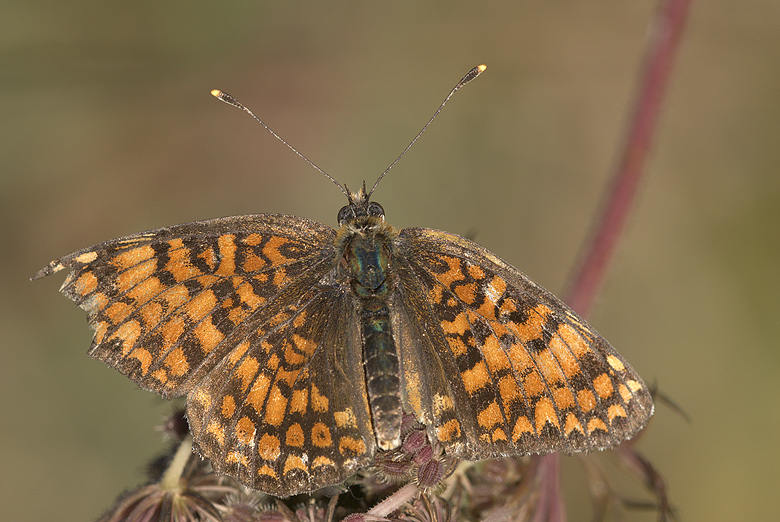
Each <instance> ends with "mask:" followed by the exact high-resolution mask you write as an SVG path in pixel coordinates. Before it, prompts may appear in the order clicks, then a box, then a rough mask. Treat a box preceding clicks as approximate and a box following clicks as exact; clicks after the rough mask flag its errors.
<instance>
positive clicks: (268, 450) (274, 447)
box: [257, 433, 282, 461]
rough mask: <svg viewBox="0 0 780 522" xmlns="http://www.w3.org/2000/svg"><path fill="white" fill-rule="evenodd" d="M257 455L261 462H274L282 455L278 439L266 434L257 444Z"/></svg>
mask: <svg viewBox="0 0 780 522" xmlns="http://www.w3.org/2000/svg"><path fill="white" fill-rule="evenodd" d="M257 454H258V455H259V456H260V458H261V459H263V460H271V461H273V460H276V459H278V458H279V455H281V454H282V449H281V445H280V443H279V438H278V437H275V436H273V435H271V434H269V433H266V434H265V435H263V436H262V437H260V440H259V441H258V442H257Z"/></svg>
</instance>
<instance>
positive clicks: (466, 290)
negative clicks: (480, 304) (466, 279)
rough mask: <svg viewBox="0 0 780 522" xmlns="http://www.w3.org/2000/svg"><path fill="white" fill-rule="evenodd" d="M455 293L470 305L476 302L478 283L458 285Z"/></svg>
mask: <svg viewBox="0 0 780 522" xmlns="http://www.w3.org/2000/svg"><path fill="white" fill-rule="evenodd" d="M454 292H455V295H457V296H458V299H460V300H461V301H463V302H464V303H466V304H468V305H472V304H474V301H475V300H476V296H477V285H476V284H475V283H468V284H465V285H458V286H456V287H455V290H454Z"/></svg>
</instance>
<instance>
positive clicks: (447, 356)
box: [397, 228, 653, 459]
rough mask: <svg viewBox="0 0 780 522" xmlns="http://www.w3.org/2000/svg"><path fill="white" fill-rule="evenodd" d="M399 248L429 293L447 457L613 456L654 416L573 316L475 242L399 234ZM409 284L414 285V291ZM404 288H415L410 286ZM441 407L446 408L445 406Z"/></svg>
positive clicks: (641, 390) (608, 351)
mask: <svg viewBox="0 0 780 522" xmlns="http://www.w3.org/2000/svg"><path fill="white" fill-rule="evenodd" d="M397 247H398V249H399V252H400V253H401V255H402V257H403V259H405V260H406V261H407V262H408V263H409V266H410V267H411V270H412V272H413V273H414V279H416V280H417V281H419V283H421V284H422V286H423V287H424V291H425V293H426V297H427V299H426V305H425V306H422V307H420V310H419V311H418V313H417V314H416V317H424V316H425V315H426V314H430V315H432V316H433V318H431V317H427V318H425V319H423V320H425V321H427V322H429V323H430V322H434V321H436V322H437V323H438V326H437V327H436V329H438V332H437V335H434V336H433V338H434V339H435V338H437V337H438V338H443V339H444V341H445V342H434V343H433V344H434V346H435V348H436V350H437V355H438V358H439V360H440V361H442V365H443V367H445V368H447V367H448V368H450V372H451V374H450V375H449V376H448V377H449V379H448V380H449V383H450V396H449V399H448V400H449V401H450V404H451V406H450V408H449V411H448V412H445V413H447V414H448V415H449V416H450V417H454V418H455V419H456V420H455V421H452V420H450V421H449V424H447V423H446V422H444V418H442V420H441V421H439V419H437V423H436V425H435V429H436V436H437V437H438V439H439V440H440V441H441V442H442V443H443V444H444V446H445V447H446V448H448V450H450V451H452V452H453V453H455V454H458V455H460V456H462V457H466V458H470V459H477V458H487V457H494V456H501V455H511V454H529V453H547V452H550V451H565V452H573V451H582V450H589V449H595V448H605V447H608V446H613V445H615V444H617V443H619V442H621V441H622V440H625V439H626V438H629V437H630V436H631V435H632V434H633V433H635V432H636V431H637V430H638V429H640V428H641V427H642V426H644V424H645V422H646V421H647V418H649V416H650V415H651V413H652V409H653V406H652V400H651V398H650V395H649V392H648V391H647V388H646V386H645V385H644V383H643V382H642V380H641V378H640V377H639V376H638V375H637V374H636V372H635V371H634V370H633V369H632V368H631V367H630V366H629V365H628V363H627V362H626V361H625V360H623V358H622V357H621V356H620V355H619V354H618V353H617V351H615V350H614V348H612V347H611V346H610V345H609V343H607V341H606V340H604V339H603V338H602V337H601V336H600V335H599V334H598V333H597V332H596V331H595V330H593V329H592V328H591V327H590V326H589V325H588V324H587V323H585V321H584V320H582V319H580V318H579V317H578V316H577V315H576V314H575V313H574V312H573V311H571V310H570V309H569V308H568V307H566V305H564V304H563V303H561V302H560V301H559V300H558V299H557V298H556V297H554V296H553V295H552V294H550V293H549V292H547V291H546V290H544V289H543V288H541V287H539V286H538V285H536V284H535V283H533V282H532V281H530V280H529V279H528V278H527V277H526V276H525V275H523V274H522V273H521V272H519V271H518V270H517V269H515V268H513V267H511V266H510V265H508V264H506V263H505V262H503V261H502V260H500V259H499V258H497V257H496V256H495V255H493V254H492V253H490V252H489V251H487V250H485V249H484V248H482V247H480V246H478V245H476V244H475V243H472V242H471V241H469V240H466V239H464V238H461V237H459V236H456V235H454V234H448V233H445V232H439V231H435V230H429V229H419V228H409V229H404V230H402V231H401V233H400V236H399V239H398V241H397ZM408 280H409V278H407V281H408ZM404 284H408V283H404ZM440 402H441V401H440Z"/></svg>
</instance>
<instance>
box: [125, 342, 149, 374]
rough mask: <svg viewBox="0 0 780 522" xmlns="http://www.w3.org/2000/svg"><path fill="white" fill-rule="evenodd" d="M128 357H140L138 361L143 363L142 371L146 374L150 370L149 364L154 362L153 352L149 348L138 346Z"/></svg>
mask: <svg viewBox="0 0 780 522" xmlns="http://www.w3.org/2000/svg"><path fill="white" fill-rule="evenodd" d="M128 357H130V358H132V359H138V362H140V363H141V373H142V374H143V375H146V373H147V372H148V371H149V366H150V365H151V364H152V354H151V353H149V350H146V349H144V348H136V349H135V350H133V351H132V352H130V354H129V355H128Z"/></svg>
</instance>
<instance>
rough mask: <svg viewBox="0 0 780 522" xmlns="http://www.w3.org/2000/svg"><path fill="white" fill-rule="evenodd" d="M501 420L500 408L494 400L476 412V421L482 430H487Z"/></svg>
mask: <svg viewBox="0 0 780 522" xmlns="http://www.w3.org/2000/svg"><path fill="white" fill-rule="evenodd" d="M503 420H504V416H503V415H501V408H499V407H498V404H496V402H495V401H493V402H491V403H490V404H489V405H488V406H487V407H486V408H484V409H483V410H482V411H480V412H479V413H478V414H477V423H478V424H479V425H480V427H482V428H483V429H484V430H489V429H490V428H492V427H493V426H495V425H496V424H498V423H499V422H502V421H503Z"/></svg>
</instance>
